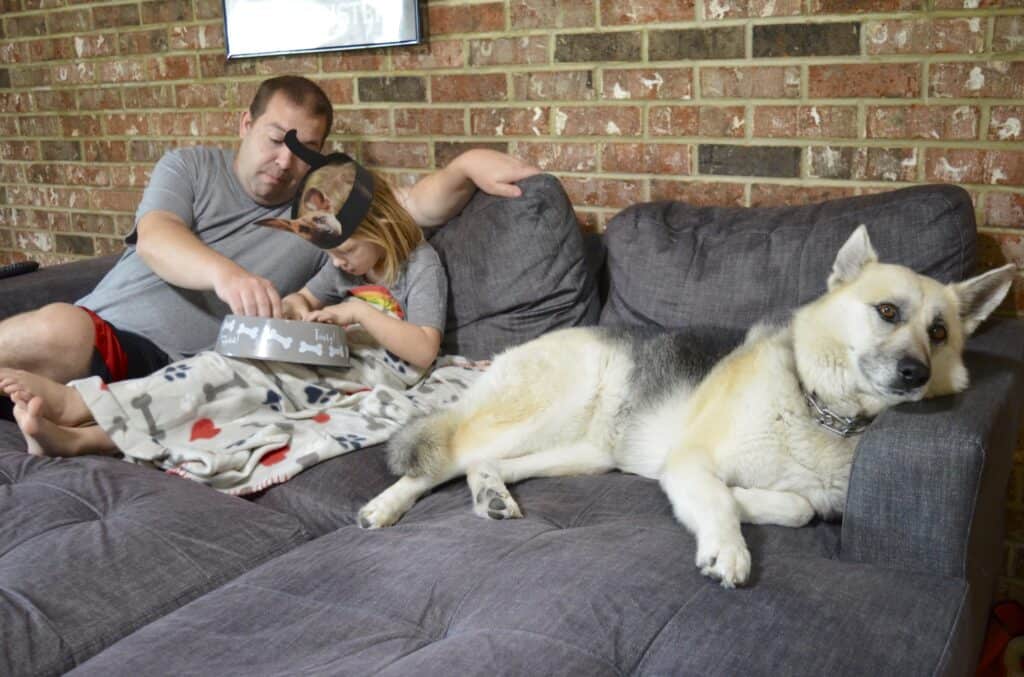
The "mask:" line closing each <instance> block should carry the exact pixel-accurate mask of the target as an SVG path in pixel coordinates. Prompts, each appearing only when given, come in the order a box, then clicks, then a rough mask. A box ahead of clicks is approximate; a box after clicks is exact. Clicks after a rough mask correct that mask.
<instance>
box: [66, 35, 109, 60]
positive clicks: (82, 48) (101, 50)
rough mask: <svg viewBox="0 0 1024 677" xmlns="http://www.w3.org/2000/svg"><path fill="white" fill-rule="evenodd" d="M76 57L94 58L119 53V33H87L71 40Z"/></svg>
mask: <svg viewBox="0 0 1024 677" xmlns="http://www.w3.org/2000/svg"><path fill="white" fill-rule="evenodd" d="M71 44H72V49H73V50H74V55H75V57H77V58H79V59H92V58H96V57H101V56H113V55H114V54H116V53H117V35H116V34H114V33H87V34H83V35H76V36H74V37H73V38H72V40H71Z"/></svg>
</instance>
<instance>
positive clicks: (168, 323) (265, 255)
mask: <svg viewBox="0 0 1024 677" xmlns="http://www.w3.org/2000/svg"><path fill="white" fill-rule="evenodd" d="M233 162H234V152H233V151H228V150H223V149H220V148H209V147H204V146H197V147H193V148H181V149H178V150H173V151H170V152H168V153H167V154H165V155H164V156H163V157H162V158H161V159H160V161H159V162H158V163H157V164H156V166H155V167H154V168H153V175H152V178H151V179H150V181H149V185H148V186H147V187H146V190H145V192H144V193H143V195H142V201H141V202H140V203H139V208H138V210H136V212H135V224H136V227H137V226H138V222H139V219H140V218H142V216H143V215H144V214H146V213H147V212H150V211H153V210H162V211H169V212H173V213H174V214H177V215H178V216H179V217H180V218H181V219H182V220H183V221H184V222H185V223H186V224H187V225H188V226H189V227H190V228H191V229H192V231H193V232H194V233H195V234H196V235H197V236H198V237H199V239H200V240H201V241H202V242H204V243H205V244H206V245H208V246H209V247H211V248H212V249H214V250H216V251H217V252H220V253H221V254H223V255H224V256H227V257H228V258H230V259H232V260H233V261H235V262H236V263H238V264H239V265H241V266H242V267H243V268H245V269H246V270H248V271H249V272H251V273H253V274H255V275H260V276H262V277H265V278H267V279H268V280H270V281H271V282H272V283H273V285H274V287H275V288H276V289H277V291H278V293H280V294H281V296H284V295H286V294H290V293H292V292H295V291H298V290H299V289H301V288H302V287H303V285H305V284H306V282H308V281H309V280H310V278H312V277H313V275H315V274H316V272H317V271H318V270H320V268H322V267H323V265H324V264H325V263H328V258H327V255H326V254H325V253H324V252H323V251H321V250H320V249H318V248H317V247H315V246H313V245H312V244H310V243H309V242H307V241H306V240H304V239H302V238H300V237H297V236H296V235H294V234H292V233H288V232H285V231H281V230H275V229H273V228H267V227H264V226H257V225H256V224H255V222H256V221H257V220H259V219H263V218H269V217H281V216H283V217H285V218H288V216H289V214H290V208H291V205H290V203H289V204H283V205H279V206H277V207H265V206H263V205H260V204H257V203H256V202H254V201H253V199H252V198H251V197H249V195H248V194H247V193H246V192H245V191H244V190H243V189H242V186H241V184H240V183H239V181H238V178H237V177H236V176H235V173H234V170H233V169H232V164H233ZM136 237H137V234H136V231H135V230H134V229H133V230H132V232H131V233H129V234H128V237H126V238H125V243H126V244H127V245H128V248H127V249H126V250H125V252H124V254H123V255H122V256H121V258H120V259H119V260H118V262H117V264H116V265H115V266H114V268H113V269H111V270H110V272H109V273H107V275H106V276H105V277H104V278H103V279H102V280H100V283H99V284H98V285H97V286H96V288H95V289H94V290H93V291H92V292H91V293H90V294H88V295H87V296H85V297H84V298H81V299H79V300H78V301H77V302H76V304H77V305H80V306H84V307H86V308H89V309H90V310H92V311H94V312H95V313H97V314H98V315H99V316H100V317H102V318H103V319H104V320H106V321H107V322H110V323H111V324H112V325H114V326H115V327H117V328H118V329H123V330H127V331H131V332H134V333H136V334H141V335H142V336H145V337H146V338H148V339H149V340H150V341H152V342H153V343H155V344H156V345H157V346H159V347H160V348H161V349H162V350H163V351H164V352H166V353H167V354H168V355H169V356H170V357H171V359H172V360H176V359H179V358H181V357H182V356H185V355H192V354H194V353H198V352H200V351H202V350H208V349H210V348H212V347H213V344H214V342H215V341H216V339H217V331H218V329H219V328H220V322H221V320H222V319H223V318H224V316H225V315H226V314H227V313H229V312H230V309H229V308H228V306H227V305H226V304H225V303H223V302H222V301H221V300H220V299H218V298H217V295H216V294H215V293H214V292H213V291H196V290H192V289H183V288H180V287H175V286H172V285H170V284H168V283H167V282H165V281H164V280H163V279H161V278H160V277H158V276H157V275H156V274H155V273H154V272H153V271H152V270H151V269H150V268H149V266H148V265H146V263H145V261H143V260H142V258H141V257H140V256H139V255H138V253H137V252H136V250H135V246H134V245H135V242H136Z"/></svg>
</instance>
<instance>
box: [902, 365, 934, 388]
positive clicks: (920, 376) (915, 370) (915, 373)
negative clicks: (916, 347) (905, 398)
mask: <svg viewBox="0 0 1024 677" xmlns="http://www.w3.org/2000/svg"><path fill="white" fill-rule="evenodd" d="M896 369H897V370H899V373H900V379H901V381H902V382H903V385H904V386H905V387H907V388H920V387H921V386H923V385H924V384H925V383H927V382H928V379H929V378H931V375H932V371H931V369H929V368H928V365H927V364H925V363H924V362H921V361H920V360H915V359H914V358H913V357H904V358H901V359H900V361H899V362H898V363H897V364H896Z"/></svg>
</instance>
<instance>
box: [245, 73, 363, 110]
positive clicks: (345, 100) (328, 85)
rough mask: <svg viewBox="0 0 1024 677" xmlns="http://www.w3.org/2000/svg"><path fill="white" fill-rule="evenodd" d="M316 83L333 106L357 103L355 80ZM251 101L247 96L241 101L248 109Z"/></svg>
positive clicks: (333, 80) (336, 79) (346, 79)
mask: <svg viewBox="0 0 1024 677" xmlns="http://www.w3.org/2000/svg"><path fill="white" fill-rule="evenodd" d="M316 83H317V84H318V85H320V88H321V89H323V90H324V94H326V95H327V98H328V99H330V101H331V104H333V105H335V106H344V105H346V104H350V103H352V102H353V101H355V95H354V90H355V83H354V79H353V78H331V79H330V80H317V81H316ZM240 98H241V97H240ZM251 100H252V97H251V96H246V97H245V99H244V100H241V101H242V103H243V105H244V106H245V107H246V108H248V107H249V102H250V101H251Z"/></svg>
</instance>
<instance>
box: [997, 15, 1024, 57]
mask: <svg viewBox="0 0 1024 677" xmlns="http://www.w3.org/2000/svg"><path fill="white" fill-rule="evenodd" d="M992 51H993V52H1017V53H1020V52H1022V51H1024V16H997V17H996V22H995V27H994V28H993V30H992Z"/></svg>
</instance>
